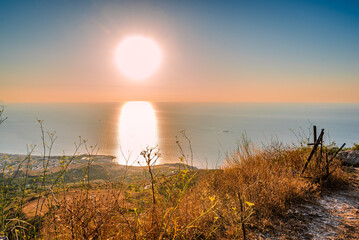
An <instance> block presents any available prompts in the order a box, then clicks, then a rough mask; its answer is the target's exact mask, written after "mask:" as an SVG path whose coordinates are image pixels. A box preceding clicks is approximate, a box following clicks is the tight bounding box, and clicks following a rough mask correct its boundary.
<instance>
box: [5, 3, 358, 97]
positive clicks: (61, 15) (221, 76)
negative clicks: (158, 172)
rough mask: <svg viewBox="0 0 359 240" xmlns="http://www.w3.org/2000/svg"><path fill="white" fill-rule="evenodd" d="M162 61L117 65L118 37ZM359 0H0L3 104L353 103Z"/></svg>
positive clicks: (119, 40) (355, 94) (356, 77)
mask: <svg viewBox="0 0 359 240" xmlns="http://www.w3.org/2000/svg"><path fill="white" fill-rule="evenodd" d="M131 35H143V36H147V37H150V38H151V39H153V40H154V41H155V42H156V43H157V44H158V45H159V46H160V48H161V50H162V53H163V61H162V65H161V67H160V69H159V70H158V71H157V72H156V73H155V74H153V75H151V76H150V77H149V78H147V79H144V80H142V81H133V80H131V79H128V78H127V77H126V76H124V75H123V74H121V73H120V72H119V69H118V66H117V65H116V62H115V52H116V48H117V47H118V45H119V43H120V42H121V40H122V39H124V38H125V37H127V36H131ZM358 90H359V2H358V1H346V0H337V1H333V0H311V1H307V0H282V1H280V0H271V1H268V0H263V1H258V0H233V1H231V0H226V1H211V0H202V1H200V0H197V1H193V0H192V1H189V0H182V1H171V0H163V1H159V0H156V1H150V0H147V1H135V0H132V1H131V0H126V1H106V0H105V1H82V0H78V1H70V0H69V1H65V0H62V1H57V0H52V1H50V0H48V1H39V0H33V1H17V0H13V1H10V0H9V1H5V0H3V1H0V101H3V102H120V101H133V100H141V101H143V100H144V101H157V102H158V101H160V102H182V101H186V102H359V94H358Z"/></svg>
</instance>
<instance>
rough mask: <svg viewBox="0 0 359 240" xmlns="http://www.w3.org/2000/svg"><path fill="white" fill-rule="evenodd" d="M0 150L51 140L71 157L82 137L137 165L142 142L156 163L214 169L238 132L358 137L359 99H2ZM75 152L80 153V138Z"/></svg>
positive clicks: (296, 138) (260, 137)
mask: <svg viewBox="0 0 359 240" xmlns="http://www.w3.org/2000/svg"><path fill="white" fill-rule="evenodd" d="M2 105H4V113H3V116H2V117H7V119H6V120H5V121H4V122H3V123H2V124H0V152H1V153H8V154H26V153H27V151H28V149H30V148H31V146H33V147H34V146H35V151H34V153H33V154H34V155H41V154H42V152H43V145H42V140H41V136H42V132H41V128H40V122H39V121H41V122H42V125H43V129H44V132H45V142H47V143H48V144H49V135H48V134H51V133H53V134H54V135H55V136H56V140H55V142H54V145H53V147H52V152H51V154H52V155H63V154H64V155H71V154H73V153H75V150H76V148H75V144H76V143H77V144H78V143H79V141H80V140H79V139H80V138H79V137H81V141H83V140H86V144H87V147H88V149H98V151H97V150H96V152H97V154H101V155H112V156H114V157H116V159H115V161H117V162H118V163H119V164H131V165H132V164H133V165H142V164H144V162H143V160H144V159H143V156H142V155H141V152H142V151H143V150H145V149H146V148H149V149H154V150H153V152H157V151H158V152H159V153H160V158H159V159H158V160H157V164H164V163H177V162H184V163H188V164H193V165H194V166H196V167H199V168H218V167H220V166H222V165H223V164H225V162H226V158H227V157H228V156H230V154H231V153H232V152H233V151H234V150H235V149H236V148H237V147H238V144H239V143H240V140H241V138H242V137H243V136H244V135H245V136H246V138H247V139H250V140H251V142H252V144H253V145H254V146H255V147H263V146H267V145H269V144H271V143H272V142H281V143H283V144H284V145H299V144H300V143H301V142H303V141H305V140H306V139H308V138H310V140H311V139H312V136H311V134H312V126H313V125H316V126H317V128H318V131H320V129H325V135H324V139H325V142H326V143H327V144H330V143H333V142H335V143H336V144H337V145H338V146H339V145H341V144H343V143H346V144H347V146H352V145H353V144H354V143H359V104H349V103H345V104H344V103H163V102H145V101H142V102H136V101H132V102H121V103H3V104H2ZM77 153H79V154H82V153H86V148H85V145H84V144H83V145H82V146H81V147H80V148H79V150H78V151H77Z"/></svg>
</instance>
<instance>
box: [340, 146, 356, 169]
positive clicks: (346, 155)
mask: <svg viewBox="0 0 359 240" xmlns="http://www.w3.org/2000/svg"><path fill="white" fill-rule="evenodd" d="M338 157H340V158H341V159H343V161H344V164H345V165H349V166H354V167H359V151H357V150H346V151H342V152H340V153H339V154H338Z"/></svg>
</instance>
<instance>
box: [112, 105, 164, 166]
mask: <svg viewBox="0 0 359 240" xmlns="http://www.w3.org/2000/svg"><path fill="white" fill-rule="evenodd" d="M117 142H118V144H117V154H116V156H117V161H118V163H119V164H123V165H125V164H127V165H135V166H138V165H145V162H144V159H143V157H142V156H140V153H141V151H142V150H144V149H145V148H146V147H147V146H148V147H155V146H157V145H158V129H157V119H156V114H155V110H154V108H153V107H152V105H151V103H150V102H126V103H125V104H124V105H123V106H122V108H121V113H120V115H119V119H118V141H117Z"/></svg>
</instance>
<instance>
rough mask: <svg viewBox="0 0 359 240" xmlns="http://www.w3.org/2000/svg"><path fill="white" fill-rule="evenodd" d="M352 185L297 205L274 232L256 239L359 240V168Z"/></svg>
mask: <svg viewBox="0 0 359 240" xmlns="http://www.w3.org/2000/svg"><path fill="white" fill-rule="evenodd" d="M351 182H352V185H351V186H350V187H345V188H343V189H342V190H336V191H335V192H327V193H323V194H322V196H321V197H320V198H318V199H316V200H314V201H312V202H307V203H303V204H300V205H296V206H295V207H294V208H292V209H291V210H290V211H288V213H287V215H286V218H285V219H283V220H282V221H281V222H279V223H278V225H277V226H276V227H275V230H274V231H269V232H270V233H269V234H262V235H260V236H257V237H256V239H273V240H274V239H303V240H304V239H315V240H321V239H358V240H359V168H354V169H352V170H351ZM273 233H274V234H273Z"/></svg>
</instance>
